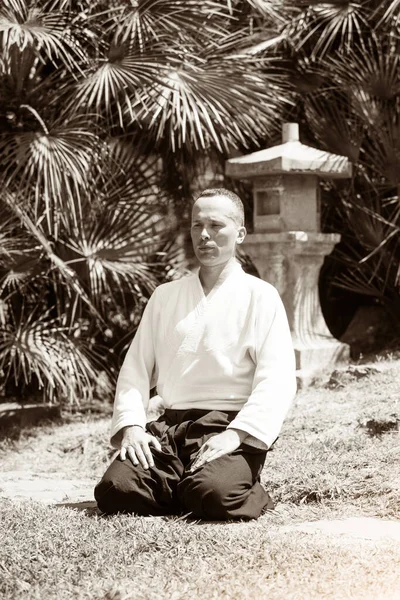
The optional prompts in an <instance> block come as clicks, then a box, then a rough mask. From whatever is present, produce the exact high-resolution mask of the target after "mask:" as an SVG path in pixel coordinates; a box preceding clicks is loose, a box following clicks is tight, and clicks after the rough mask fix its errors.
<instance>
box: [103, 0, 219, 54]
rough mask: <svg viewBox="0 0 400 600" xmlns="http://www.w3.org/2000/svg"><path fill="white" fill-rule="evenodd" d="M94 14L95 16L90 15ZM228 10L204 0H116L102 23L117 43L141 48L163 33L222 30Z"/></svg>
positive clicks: (197, 33) (198, 33) (203, 34)
mask: <svg viewBox="0 0 400 600" xmlns="http://www.w3.org/2000/svg"><path fill="white" fill-rule="evenodd" d="M94 16H96V15H94ZM229 17H230V11H229V10H228V8H227V7H226V6H224V3H218V2H215V1H210V0H204V1H203V2H201V3H199V2H197V0H138V1H137V2H132V3H130V5H127V4H125V3H121V2H117V3H116V6H115V7H114V9H112V10H111V11H110V16H109V19H108V20H106V21H105V22H104V21H103V23H104V26H105V28H106V30H108V31H109V32H110V33H112V35H113V37H114V40H115V41H116V42H118V43H119V44H121V43H122V44H123V43H127V42H129V43H134V44H137V45H138V47H139V48H140V49H141V50H143V49H144V47H145V45H147V44H148V42H151V43H154V42H155V41H157V40H159V39H160V37H163V36H165V35H167V36H169V37H170V38H173V37H175V38H176V36H178V37H180V36H182V35H185V36H187V35H192V36H194V37H195V38H204V37H210V35H216V34H217V35H219V34H220V33H223V32H225V31H226V21H227V20H229Z"/></svg>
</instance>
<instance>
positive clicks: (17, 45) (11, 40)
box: [0, 0, 86, 71]
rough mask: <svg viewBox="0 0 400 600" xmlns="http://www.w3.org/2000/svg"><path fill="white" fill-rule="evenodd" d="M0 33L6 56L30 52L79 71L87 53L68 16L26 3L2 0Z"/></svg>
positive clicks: (19, 0)
mask: <svg viewBox="0 0 400 600" xmlns="http://www.w3.org/2000/svg"><path fill="white" fill-rule="evenodd" d="M2 4H3V5H2V7H1V8H0V34H1V38H2V46H3V52H4V53H5V55H9V54H11V53H12V52H13V51H17V52H20V53H21V52H24V51H25V50H26V49H30V50H31V51H32V52H33V53H35V54H37V55H38V56H40V55H43V56H44V57H46V58H47V59H48V60H50V61H51V62H53V63H55V62H57V61H58V60H61V61H62V62H63V64H64V65H66V66H67V67H68V68H69V69H71V70H72V71H74V70H76V69H78V70H80V68H81V67H80V64H81V62H82V61H83V62H84V61H86V54H85V51H84V50H83V48H82V46H81V44H80V43H79V41H78V39H77V38H76V37H75V36H74V35H73V33H72V29H71V22H70V17H69V14H68V13H63V12H55V11H54V12H53V11H48V10H46V8H45V7H44V6H42V7H40V5H39V4H38V3H36V4H34V5H32V4H31V3H30V2H28V1H27V0H3V3H2Z"/></svg>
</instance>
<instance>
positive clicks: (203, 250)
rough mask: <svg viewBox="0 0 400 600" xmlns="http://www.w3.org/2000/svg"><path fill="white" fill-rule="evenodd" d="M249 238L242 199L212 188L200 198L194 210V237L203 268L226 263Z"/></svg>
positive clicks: (192, 231)
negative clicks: (245, 239) (247, 236)
mask: <svg viewBox="0 0 400 600" xmlns="http://www.w3.org/2000/svg"><path fill="white" fill-rule="evenodd" d="M245 235H246V229H245V227H244V209H243V203H242V201H241V200H240V198H239V196H237V195H236V194H234V193H233V192H231V191H229V190H226V189H224V188H210V189H207V190H204V191H203V192H201V194H200V195H199V196H197V198H196V200H195V202H194V204H193V209H192V228H191V236H192V242H193V248H194V252H195V254H196V257H197V258H198V260H199V261H200V263H201V265H203V266H208V267H212V266H218V265H224V264H226V263H227V262H228V261H229V260H230V259H231V258H232V257H233V256H234V255H235V250H236V245H237V244H241V243H242V242H243V240H244V238H245Z"/></svg>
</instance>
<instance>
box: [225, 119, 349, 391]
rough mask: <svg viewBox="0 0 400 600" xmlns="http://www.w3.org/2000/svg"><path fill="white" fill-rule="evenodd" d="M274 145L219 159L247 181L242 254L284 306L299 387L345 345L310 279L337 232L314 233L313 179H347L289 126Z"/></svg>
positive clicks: (342, 162) (339, 359)
mask: <svg viewBox="0 0 400 600" xmlns="http://www.w3.org/2000/svg"><path fill="white" fill-rule="evenodd" d="M282 129H283V131H282V133H283V135H282V137H283V140H282V142H283V143H282V144H280V145H278V146H274V147H272V148H267V149H266V150H261V151H259V152H254V153H252V154H248V155H245V156H241V157H238V158H232V159H230V160H228V161H226V175H228V176H229V177H232V178H234V179H240V180H248V181H251V182H252V184H253V196H254V217H253V218H254V222H253V225H254V233H252V234H249V235H247V237H246V240H245V242H244V244H243V248H244V250H245V251H246V252H247V254H248V255H249V256H250V257H251V259H252V260H253V263H254V264H255V266H256V267H257V270H258V272H259V274H260V276H261V277H262V279H264V280H265V281H268V282H270V283H272V285H274V286H275V287H276V288H277V289H278V291H279V293H280V295H281V297H282V300H283V302H284V304H285V308H286V312H287V315H288V319H289V324H290V328H291V332H292V338H293V344H294V348H295V353H296V364H297V374H298V379H299V381H300V383H302V384H303V385H307V384H308V383H310V382H311V381H312V380H313V379H315V377H318V376H320V375H321V374H323V373H324V372H327V371H328V370H329V369H330V370H332V369H333V368H335V366H336V365H337V364H339V363H344V362H348V358H349V347H348V346H347V344H342V343H340V342H338V341H337V340H336V339H335V338H333V336H332V335H331V333H330V331H329V329H328V328H327V326H326V323H325V320H324V317H323V315H322V311H321V306H320V301H319V293H318V280H319V272H320V269H321V266H322V263H323V261H324V258H325V256H326V255H328V254H330V253H331V251H332V249H333V247H334V246H335V244H337V243H338V242H339V241H340V235H339V234H335V233H329V234H326V233H321V229H320V193H319V179H321V178H326V179H334V178H336V179H337V178H348V177H350V176H351V170H352V165H351V163H350V162H349V160H348V159H347V158H346V157H344V156H338V155H336V154H330V153H329V152H324V151H321V150H317V149H316V148H312V147H310V146H306V145H304V144H302V143H301V142H300V141H299V126H298V124H297V123H284V124H283V128H282Z"/></svg>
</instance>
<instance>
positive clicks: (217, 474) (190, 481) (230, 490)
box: [178, 448, 273, 521]
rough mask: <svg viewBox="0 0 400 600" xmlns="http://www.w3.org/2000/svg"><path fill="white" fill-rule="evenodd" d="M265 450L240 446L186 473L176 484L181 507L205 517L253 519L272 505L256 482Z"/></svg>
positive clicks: (266, 494)
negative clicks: (254, 449) (247, 448)
mask: <svg viewBox="0 0 400 600" xmlns="http://www.w3.org/2000/svg"><path fill="white" fill-rule="evenodd" d="M265 455H266V453H265V452H263V451H253V450H250V451H249V452H247V451H245V450H243V449H242V448H240V449H238V450H236V451H235V452H233V453H232V454H228V455H225V456H222V457H221V458H217V459H215V460H213V461H211V462H210V463H207V464H205V465H204V466H203V467H201V468H200V469H198V470H197V471H195V472H194V473H188V472H186V474H185V476H184V477H183V479H182V481H181V482H180V483H179V484H178V497H179V499H180V501H181V503H182V505H183V506H184V509H186V510H188V511H191V512H192V513H193V514H194V515H195V516H196V517H200V518H202V519H206V520H221V521H222V520H229V519H256V518H258V517H259V516H260V514H261V513H262V511H263V510H264V509H265V508H273V502H272V500H271V497H270V496H269V494H268V493H267V492H266V491H265V490H264V488H263V487H262V486H261V484H260V480H259V477H260V473H261V470H262V467H263V465H264V461H265Z"/></svg>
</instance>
